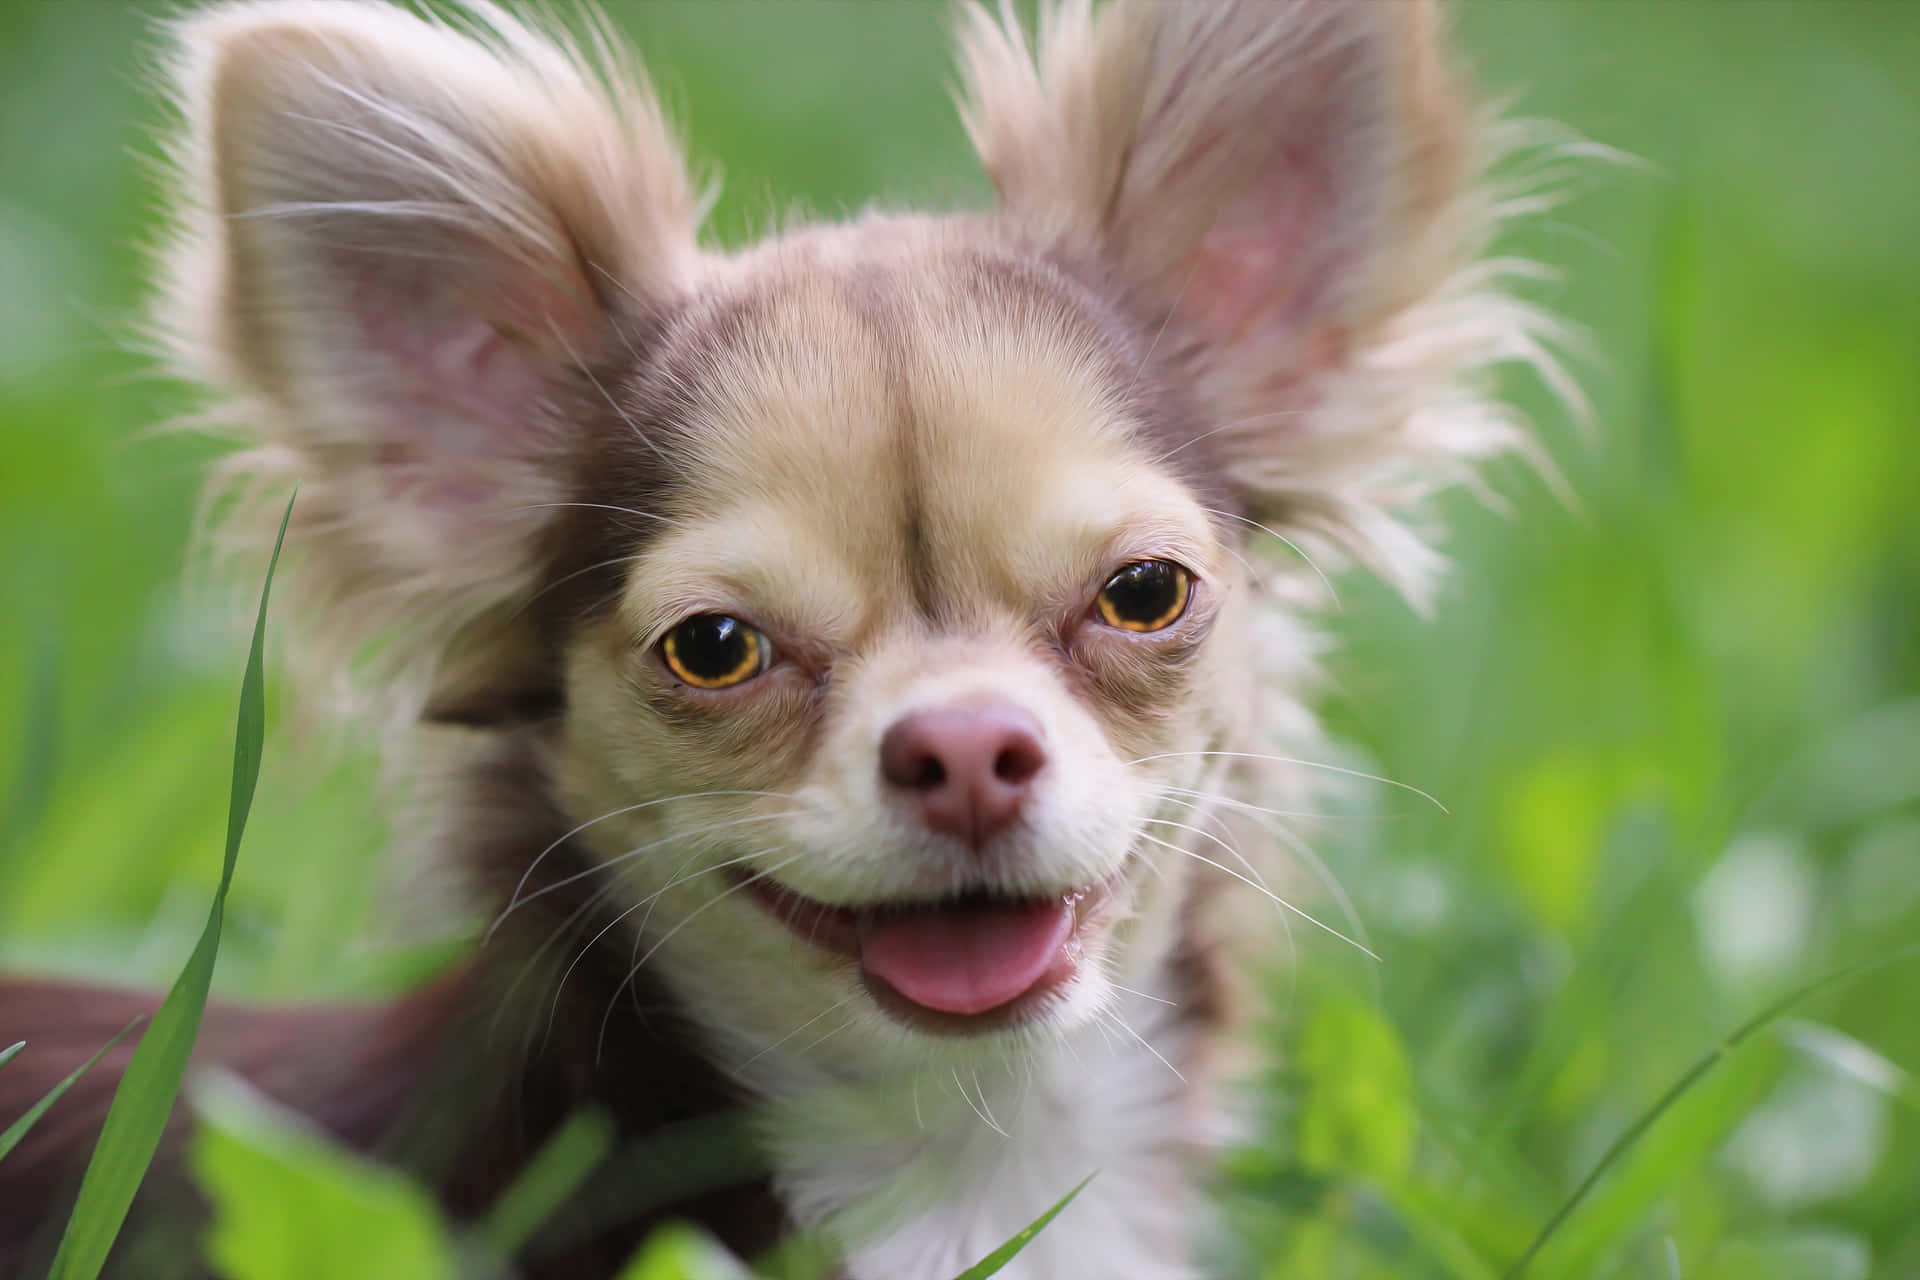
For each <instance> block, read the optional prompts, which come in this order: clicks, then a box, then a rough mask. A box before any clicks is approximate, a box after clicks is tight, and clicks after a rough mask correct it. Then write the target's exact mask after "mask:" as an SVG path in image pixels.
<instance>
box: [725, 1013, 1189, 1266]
mask: <svg viewBox="0 0 1920 1280" xmlns="http://www.w3.org/2000/svg"><path fill="white" fill-rule="evenodd" d="M1174 1013H1175V1011H1174V1010H1173V1009H1171V1008H1169V1007H1168V1006H1167V1005H1165V1004H1160V1003H1156V1002H1155V1001H1154V1000H1152V999H1148V998H1144V997H1141V996H1129V997H1126V998H1124V999H1123V1000H1122V1001H1121V1002H1120V1003H1119V1004H1118V1005H1116V1006H1115V1008H1114V1010H1113V1011H1112V1013H1111V1014H1109V1015H1108V1016H1107V1017H1105V1018H1103V1019H1102V1020H1101V1021H1099V1022H1097V1023H1095V1024H1094V1025H1093V1026H1091V1027H1087V1028H1083V1029H1081V1030H1080V1031H1079V1032H1077V1033H1075V1034H1074V1035H1073V1036H1072V1037H1071V1038H1069V1039H1066V1040H1063V1041H1060V1042H1057V1043H1055V1044H1051V1045H1049V1046H1047V1047H1045V1048H1043V1049H1040V1050H1038V1051H1036V1052H1035V1053H1034V1054H1033V1056H1031V1057H1030V1058H1025V1059H1018V1058H1016V1059H1013V1060H1007V1059H999V1060H995V1061H991V1062H987V1063H982V1064H976V1065H973V1066H963V1065H954V1066H951V1067H948V1068H945V1069H941V1068H938V1067H930V1068H928V1069H926V1070H925V1071H923V1072H920V1073H917V1074H910V1075H906V1076H899V1077H893V1078H891V1079H888V1080H886V1081H885V1082H884V1083H875V1082H864V1083H862V1084H860V1085H858V1086H846V1085H835V1084H831V1083H827V1082H823V1081H820V1080H818V1079H816V1078H813V1077H812V1076H811V1075H810V1074H809V1073H807V1072H805V1071H804V1070H796V1069H795V1067H794V1064H792V1063H787V1062H783V1063H779V1064H776V1065H769V1066H762V1067H760V1068H759V1069H757V1070H756V1071H755V1072H754V1073H753V1074H754V1076H755V1081H756V1085H757V1087H758V1088H759V1089H760V1090H762V1091H763V1092H765V1093H766V1094H767V1095H768V1096H770V1097H773V1098H776V1099H782V1098H785V1099H791V1100H792V1101H791V1103H790V1104H789V1105H784V1106H783V1105H781V1104H779V1103H776V1104H775V1107H774V1109H773V1111H772V1112H771V1113H770V1118H769V1121H768V1127H769V1130H770V1134H771V1142H772V1147H773V1150H774V1153H775V1159H776V1168H777V1172H776V1174H775V1183H776V1186H777V1187H778V1188H779V1189H780V1191H781V1193H782V1195H783V1196H784V1198H785V1199H786V1200H787V1203H788V1204H789V1205H790V1207H791V1209H792V1211H793V1213H794V1216H795V1218H796V1220H797V1221H798V1222H800V1223H801V1224H802V1225H803V1226H809V1227H818V1228H821V1229H824V1230H826V1231H827V1232H829V1233H830V1234H831V1235H832V1236H833V1237H834V1238H835V1239H836V1241H838V1242H840V1243H841V1244H843V1245H844V1246H845V1247H847V1249H848V1255H847V1264H846V1269H847V1274H848V1275H849V1276H850V1277H852V1278H853V1280H902V1278H904V1277H949V1276H953V1275H957V1274H959V1273H960V1272H961V1271H963V1270H964V1269H966V1268H967V1267H969V1266H972V1265H973V1264H974V1263H976V1262H978V1261H980V1259H981V1258H983V1257H985V1256H986V1255H987V1254H989V1253H991V1252H992V1251H993V1250H994V1249H996V1248H998V1247H1000V1246H1001V1245H1002V1244H1003V1243H1005V1242H1006V1241H1007V1240H1008V1239H1010V1238H1011V1237H1012V1236H1013V1235H1014V1234H1015V1233H1016V1232H1018V1231H1020V1230H1021V1229H1022V1228H1023V1227H1025V1226H1027V1224H1029V1223H1030V1222H1032V1221H1033V1220H1034V1219H1035V1218H1037V1217H1039V1216H1040V1214H1041V1213H1043V1212H1044V1211H1045V1210H1047V1209H1048V1208H1050V1207H1051V1206H1053V1205H1054V1204H1055V1203H1057V1202H1058V1201H1059V1200H1060V1198H1061V1197H1062V1196H1064V1195H1066V1193H1067V1192H1069V1191H1071V1190H1072V1189H1073V1188H1074V1187H1075V1186H1076V1185H1078V1184H1079V1183H1081V1182H1082V1181H1083V1180H1085V1179H1088V1178H1091V1181H1090V1182H1088V1183H1087V1185H1086V1187H1085V1189H1084V1190H1082V1191H1081V1193H1080V1194H1079V1196H1077V1197H1076V1198H1075V1200H1074V1201H1073V1203H1072V1204H1071V1205H1069V1206H1068V1207H1067V1208H1066V1209H1065V1210H1064V1211H1063V1212H1062V1213H1061V1214H1060V1216H1059V1217H1058V1218H1057V1219H1056V1220H1055V1221H1054V1222H1053V1223H1052V1224H1051V1225H1049V1226H1048V1227H1047V1229H1046V1230H1045V1231H1043V1232H1041V1233H1040V1234H1039V1235H1038V1236H1037V1237H1035V1238H1034V1240H1033V1242H1032V1243H1031V1244H1029V1245H1028V1246H1027V1248H1026V1249H1025V1250H1024V1251H1023V1252H1022V1253H1021V1255H1020V1256H1019V1258H1018V1259H1017V1260H1016V1261H1015V1262H1014V1263H1013V1264H1012V1265H1011V1266H1009V1267H1008V1268H1007V1269H1006V1270H1004V1271H1002V1272H1001V1273H1000V1274H1001V1275H1003V1276H1005V1277H1007V1278H1008V1280H1059V1278H1060V1277H1066V1276H1103V1277H1105V1276H1114V1277H1119V1276H1124V1277H1127V1280H1184V1278H1186V1277H1191V1276H1195V1275H1197V1274H1198V1272H1196V1271H1195V1270H1194V1266H1193V1263H1192V1261H1191V1260H1190V1258H1189V1257H1188V1256H1187V1254H1188V1249H1189V1248H1190V1246H1191V1244H1192V1242H1193V1241H1194V1240H1195V1239H1196V1238H1199V1237H1201V1236H1203V1235H1204V1233H1203V1232H1196V1230H1195V1220H1196V1215H1198V1214H1200V1213H1201V1212H1203V1210H1202V1206H1201V1205H1200V1204H1199V1203H1198V1201H1197V1198H1196V1197H1195V1196H1194V1195H1193V1193H1192V1185H1191V1184H1192V1172H1193V1165H1194V1161H1195V1158H1196V1157H1197V1156H1198V1155H1199V1154H1200V1151H1199V1148H1200V1147H1201V1146H1203V1145H1204V1138H1205V1136H1206V1135H1207V1133H1208V1131H1209V1128H1210V1126H1209V1123H1208V1120H1207V1118H1206V1117H1205V1116H1204V1115H1202V1114H1201V1113H1200V1112H1199V1110H1198V1108H1197V1105H1196V1099H1195V1097H1194V1095H1193V1093H1192V1092H1191V1090H1190V1089H1189V1086H1188V1082H1187V1081H1186V1080H1185V1079H1183V1078H1182V1076H1181V1075H1180V1074H1176V1073H1177V1072H1178V1071H1179V1068H1178V1066H1176V1065H1175V1064H1178V1063H1181V1062H1184V1061H1186V1060H1188V1059H1189V1057H1190V1050H1191V1048H1192V1047H1193V1046H1192V1044H1191V1034H1190V1032H1187V1031H1183V1030H1182V1029H1180V1028H1179V1027H1178V1026H1177V1025H1176V1023H1175V1018H1174V1016H1173V1015H1174ZM1163 1059H1164V1060H1163Z"/></svg>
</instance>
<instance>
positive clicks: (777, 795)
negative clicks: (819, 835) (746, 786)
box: [481, 791, 794, 942]
mask: <svg viewBox="0 0 1920 1280" xmlns="http://www.w3.org/2000/svg"><path fill="white" fill-rule="evenodd" d="M712 796H761V797H763V798H766V799H773V800H792V799H793V798H794V797H793V796H792V795H791V794H789V793H787V792H784V791H688V792H682V793H681V794H679V795H677V796H661V797H660V798H659V799H658V800H643V801H641V802H640V803H639V804H630V805H626V806H624V807H622V808H619V809H610V810H608V811H607V812H606V813H603V814H601V815H600V816H599V817H597V818H589V819H587V820H586V821H585V822H583V823H581V824H580V825H579V826H577V827H575V828H573V829H572V830H571V831H568V832H567V833H566V834H565V835H562V836H561V837H560V838H559V839H557V840H555V841H554V842H553V843H552V844H550V845H548V846H547V847H546V848H544V849H542V850H541V851H540V852H539V853H537V854H535V855H534V858H533V861H532V862H529V863H528V864H527V869H526V870H525V871H523V872H521V873H520V880H519V883H517V884H515V885H514V886H513V893H512V894H511V895H509V896H508V899H507V905H506V906H505V907H503V908H501V911H500V914H499V915H497V916H495V917H494V920H493V923H492V924H491V925H488V926H487V932H486V936H485V937H483V938H482V939H481V941H482V942H485V941H487V940H488V939H491V938H492V937H493V935H494V932H495V931H496V930H497V929H499V928H500V922H501V921H503V920H505V919H506V918H507V917H508V916H509V915H510V914H512V913H513V911H514V909H515V908H517V907H518V906H519V905H520V902H521V899H520V891H521V890H522V889H524V888H526V887H527V881H528V880H529V879H530V878H531V877H532V876H533V873H534V871H535V869H536V868H538V867H539V865H540V863H541V862H542V861H544V860H545V858H546V857H547V855H548V854H550V853H552V852H553V851H554V850H555V849H558V848H559V847H560V846H561V845H563V844H565V843H566V842H567V841H569V840H571V839H573V838H574V837H575V836H577V835H579V834H580V833H581V832H582V831H585V830H586V829H587V828H588V827H592V826H598V825H599V824H600V823H602V822H606V821H608V820H609V819H612V818H618V817H620V816H621V815H622V814H628V813H637V812H639V811H640V810H642V809H651V808H654V807H655V806H657V805H663V804H672V803H674V802H675V801H677V800H704V799H707V798H709V797H712Z"/></svg>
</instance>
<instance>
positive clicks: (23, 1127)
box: [0, 1018, 140, 1160]
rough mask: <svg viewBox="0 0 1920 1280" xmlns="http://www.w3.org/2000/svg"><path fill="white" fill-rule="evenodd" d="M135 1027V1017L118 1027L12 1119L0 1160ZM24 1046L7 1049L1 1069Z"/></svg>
mask: <svg viewBox="0 0 1920 1280" xmlns="http://www.w3.org/2000/svg"><path fill="white" fill-rule="evenodd" d="M139 1024H140V1019H138V1018H135V1019H134V1020H133V1021H132V1022H129V1023H128V1024H127V1025H126V1026H124V1027H122V1028H120V1031H119V1034H117V1035H115V1036H114V1037H113V1039H111V1040H109V1041H107V1042H106V1043H105V1044H103V1045H101V1046H100V1049H99V1052H97V1053H95V1054H94V1055H93V1056H92V1057H91V1058H88V1059H87V1060H86V1061H85V1062H83V1063H81V1064H80V1065H79V1066H77V1067H75V1068H74V1069H73V1070H72V1071H71V1072H69V1073H68V1074H67V1078H66V1079H65V1080H62V1081H61V1082H60V1083H59V1084H57V1085H55V1086H53V1088H51V1089H49V1090H47V1093H46V1096H45V1097H43V1098H41V1099H40V1101H38V1102H36V1103H34V1104H33V1105H32V1106H31V1107H29V1108H27V1114H25V1115H23V1116H21V1117H20V1118H19V1119H18V1120H15V1121H14V1122H13V1123H12V1124H10V1125H8V1126H7V1131H6V1132H5V1133H0V1160H5V1159H6V1158H7V1153H8V1152H9V1151H11V1150H13V1149H14V1148H15V1147H17V1146H19V1145H20V1139H22V1138H24V1137H26V1136H27V1131H28V1130H29V1129H31V1128H33V1126H34V1125H36V1124H38V1123H39V1122H40V1117H41V1116H43V1115H45V1114H47V1109H48V1108H49V1107H51V1106H52V1105H53V1104H54V1103H56V1102H58V1101H60V1095H61V1094H63V1093H65V1092H66V1091H67V1090H68V1089H71V1088H72V1087H73V1082H74V1081H76V1080H78V1079H79V1078H80V1077H81V1076H83V1075H85V1074H87V1072H88V1071H90V1070H92V1068H93V1065H94V1064H95V1063H96V1062H98V1061H100V1059H102V1058H104V1057H106V1056H107V1050H109V1049H111V1048H113V1046H115V1045H117V1044H119V1043H120V1042H121V1041H122V1040H124V1039H126V1038H127V1032H129V1031H131V1030H133V1029H134V1028H135V1027H136V1026H138V1025H139ZM26 1047H27V1042H26V1041H24V1040H22V1041H21V1042H20V1043H19V1044H16V1045H14V1046H13V1047H12V1048H11V1049H8V1050H7V1051H6V1052H5V1053H0V1067H4V1066H6V1065H7V1064H8V1063H9V1062H12V1061H13V1058H14V1055H15V1054H17V1053H19V1052H20V1051H21V1050H22V1049H24V1048H26Z"/></svg>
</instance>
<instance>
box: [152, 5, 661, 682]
mask: <svg viewBox="0 0 1920 1280" xmlns="http://www.w3.org/2000/svg"><path fill="white" fill-rule="evenodd" d="M458 21H459V23H460V26H459V27H455V26H454V25H451V24H450V23H448V22H446V21H438V20H432V19H427V18H421V17H417V16H414V15H412V14H410V13H407V12H405V11H404V10H400V9H398V8H395V7H392V6H389V5H381V4H372V3H362V2H361V0H259V2H256V3H235V4H227V5H225V6H222V7H216V8H213V9H210V10H207V11H204V12H202V13H200V14H198V15H196V16H193V17H191V18H189V19H187V20H186V21H184V22H183V23H182V24H180V25H179V27H178V28H177V29H176V48H177V51H178V52H177V68H176V75H177V80H178V93H179V100H180V101H181V102H182V104H183V108H184V111H185V114H186V115H187V117H188V119H187V124H188V129H187V130H186V133H187V136H188V142H187V144H186V147H187V150H186V152H185V153H184V154H183V155H182V156H181V157H180V159H181V162H182V163H181V166H180V167H181V171H182V179H183V181H184V183H185V184H186V187H187V191H186V192H185V195H186V200H185V202H184V203H185V204H186V205H187V207H188V208H189V210H190V213H189V214H188V216H187V219H186V221H185V224H184V225H183V227H182V229H181V234H180V235H179V237H178V239H177V243H176V245H175V247H174V250H173V257H172V259H171V261H170V264H169V265H170V266H171V268H172V270H171V273H170V280H171V285H172V287H171V289H170V291H169V294H168V296H167V297H166V298H165V299H164V300H163V303H164V307H163V314H164V315H165V316H166V317H167V322H168V329H169V333H168V337H169V339H170V345H171V347H172V349H173V351H174V352H175V354H176V356H177V357H178V359H179V360H180V362H181V363H182V364H184V365H185V366H186V369H187V372H188V373H189V374H190V375H192V376H194V377H196V378H197V379H199V380H200V381H203V382H205V383H208V384H210V385H211V386H212V387H213V388H214V389H215V390H216V391H218V392H220V393H222V396H223V404H224V405H226V406H227V407H229V408H231V410H232V418H233V420H234V421H233V424H232V425H234V426H236V427H238V428H240V429H242V430H244V431H246V432H248V433H250V434H251V435H252V436H253V438H254V442H255V447H254V448H252V449H250V450H248V451H245V452H243V453H241V454H240V455H239V456H238V457H237V458H236V459H235V461H234V462H233V464H232V467H233V472H232V476H233V478H234V479H236V480H237V481H238V482H239V484H238V487H239V488H240V489H241V490H242V496H241V498H240V500H239V505H240V507H241V510H240V512H239V513H238V514H237V515H236V516H235V517H233V519H234V520H235V521H237V523H238V525H239V527H240V528H241V530H242V531H243V532H251V530H250V529H249V528H248V524H247V516H246V511H247V508H248V507H249V505H257V506H260V507H264V508H271V509H274V510H277V509H278V507H279V505H280V504H281V503H283V502H284V501H285V498H286V495H287V494H288V493H289V492H290V491H291V490H292V488H293V486H294V485H295V483H296V482H297V483H298V484H299V486H300V498H299V502H298V504H297V506H296V508H295V514H294V520H295V531H294V534H293V535H292V538H291V544H292V545H293V546H294V547H296V548H297V552H296V553H295V554H296V560H295V565H294V568H295V570H296V572H297V573H299V574H300V575H301V576H302V579H303V580H302V581H299V582H298V583H297V586H298V588H299V589H298V590H297V591H296V593H295V594H296V595H298V596H299V597H300V604H301V605H302V606H303V608H304V609H305V611H306V612H305V614H304V616H303V618H302V623H301V629H302V631H303V633H304V639H305V641H306V643H307V647H309V648H317V649H319V650H320V652H319V653H316V654H315V655H314V656H315V658H316V659H317V660H321V661H322V662H323V666H324V669H331V670H334V671H336V672H337V671H338V670H340V669H343V668H344V667H345V665H346V663H345V662H344V661H343V659H345V658H347V657H349V656H352V655H355V654H359V655H360V656H362V657H363V658H365V657H367V656H368V654H367V646H368V645H369V644H370V643H371V642H372V641H373V639H374V637H380V638H381V640H382V645H383V647H382V648H381V649H380V651H379V652H378V654H377V655H373V660H374V661H375V662H377V663H379V664H380V666H381V668H382V670H383V672H384V673H385V674H387V675H394V674H399V673H401V672H403V671H404V672H410V673H412V674H415V675H418V676H422V677H426V676H430V675H431V674H432V673H433V672H434V671H435V669H436V668H438V667H440V666H441V665H442V664H443V663H444V661H445V660H446V657H447V653H448V649H449V646H450V645H453V644H454V643H455V639H456V637H458V644H459V647H460V649H461V651H462V653H463V655H464V660H465V661H466V662H468V663H472V662H473V661H476V660H477V661H480V662H482V663H487V662H503V663H504V662H511V661H512V660H513V659H512V655H513V654H514V652H515V642H514V639H513V638H512V637H510V636H507V635H504V634H494V633H493V632H494V630H495V629H497V628H496V624H493V623H490V622H489V621H487V619H489V618H499V617H504V616H506V615H508V614H510V613H511V612H512V609H513V607H514V606H515V605H516V604H517V603H518V602H519V600H520V599H521V598H522V596H523V595H524V594H525V593H526V592H527V590H528V587H529V582H530V579H531V577H532V575H533V573H534V571H535V568H536V565H535V556H536V554H537V553H538V544H539V540H540V535H541V533H542V530H543V529H544V528H545V527H546V526H547V525H548V524H549V522H550V521H551V520H552V519H553V517H554V511H553V508H552V507H551V506H543V505H542V504H551V503H555V502H559V501H562V500H563V499H564V498H565V497H567V496H568V495H567V494H566V492H564V486H565V485H567V483H568V482H569V479H570V477H569V475H568V467H567V463H566V461H565V460H566V458H567V457H568V446H569V444H570V440H569V437H568V435H567V433H568V431H569V430H570V427H569V425H568V424H567V423H566V422H564V421H563V420H562V419H561V417H560V416H559V415H558V414H556V413H554V412H553V411H552V409H551V407H550V406H551V401H552V398H553V396H554V394H555V392H556V390H557V389H558V388H559V387H561V386H562V385H563V384H567V383H569V382H570V381H571V380H575V379H579V378H580V377H581V376H582V375H581V373H580V370H581V368H582V367H590V366H591V365H592V363H593V362H594V361H595V360H596V359H600V358H603V357H604V356H606V355H607V354H608V353H609V351H610V349H611V348H612V346H613V344H615V343H616V342H617V341H618V340H619V339H620V336H621V333H622V326H623V325H625V326H629V327H632V328H639V327H641V326H643V324H644V321H645V319H646V316H645V313H646V312H647V311H648V310H649V309H650V308H651V307H654V306H657V305H659V304H660V303H662V302H664V301H665V300H666V299H668V298H670V297H671V296H672V295H673V294H675V293H676V292H677V291H679V290H680V289H681V288H682V287H683V282H684V281H685V279H686V277H687V275H688V274H689V272H690V270H691V269H692V264H693V262H694V261H695V254H696V249H695V242H694V225H695V221H696V217H695V210H694V199H693V196H692V193H691V191H690V190H689V185H688V181H687V178H686V175H685V171H684V168H683V166H682V163H681V159H680V155H679V152H678V149H677V148H676V146H675V144H674V142H673V139H672V138H671V136H670V134H669V132H668V130H667V128H666V126H665V125H664V123H663V122H662V119H661V117H660V114H659V111H658V109H657V107H656V105H655V103H654V101H653V99H652V98H651V96H650V95H648V94H647V92H646V91H645V89H644V87H643V82H642V81H640V80H639V79H638V77H637V76H636V75H635V74H633V72H632V71H631V69H630V68H627V67H624V66H621V65H618V64H617V62H616V60H615V55H613V54H612V53H610V52H608V51H609V50H610V49H611V47H612V46H611V42H608V41H604V40H602V41H597V42H596V43H595V45H594V56H593V57H591V58H590V57H587V56H585V55H584V54H583V53H582V52H580V50H579V47H578V46H577V45H576V44H574V43H571V42H568V41H566V40H562V39H558V38H555V37H553V36H551V35H549V34H546V33H540V32H535V31H533V30H530V29H529V28H527V27H526V26H524V25H522V24H521V23H520V22H518V21H517V20H515V19H514V18H512V17H509V16H508V15H506V14H505V13H503V12H501V11H499V10H496V9H494V8H492V7H490V6H486V5H484V4H477V5H471V6H468V7H466V8H464V9H462V10H460V11H459V13H458ZM636 313H638V314H636ZM248 495H251V496H252V498H253V499H254V502H253V503H252V504H249V502H248V500H247V497H248ZM391 637H397V639H393V638H391ZM461 678H462V679H463V680H465V681H467V682H469V683H473V682H475V681H476V680H477V681H478V682H479V683H485V673H479V674H476V673H475V672H473V671H471V670H469V671H467V672H465V673H463V675H462V677H461Z"/></svg>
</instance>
